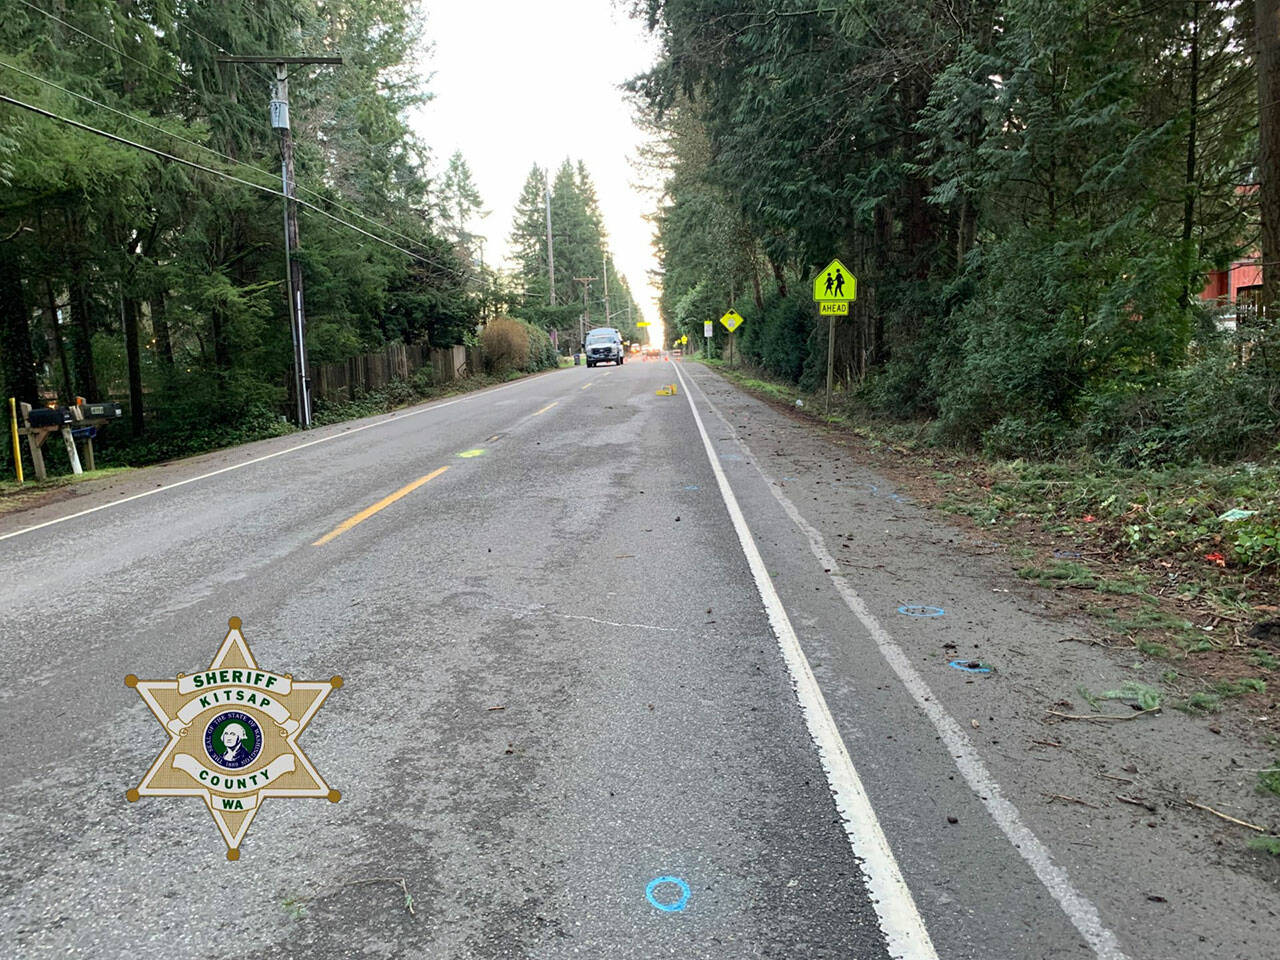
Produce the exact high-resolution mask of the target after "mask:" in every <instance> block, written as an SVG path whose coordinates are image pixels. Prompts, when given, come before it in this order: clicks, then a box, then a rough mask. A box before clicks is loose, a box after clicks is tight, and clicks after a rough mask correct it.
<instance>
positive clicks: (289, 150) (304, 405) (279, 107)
mask: <svg viewBox="0 0 1280 960" xmlns="http://www.w3.org/2000/svg"><path fill="white" fill-rule="evenodd" d="M218 62H219V63H271V64H275V68H276V79H275V83H274V84H273V85H272V90H271V128H272V129H273V130H277V131H279V133H280V181H281V183H282V184H283V192H284V195H285V200H284V258H285V283H286V289H287V292H288V297H289V328H290V332H291V334H292V336H293V378H294V385H293V387H294V393H295V395H296V397H297V420H298V426H300V427H303V428H307V427H310V426H311V390H310V385H311V381H310V378H308V377H307V315H306V311H305V309H304V307H303V300H302V264H301V263H300V262H299V260H298V258H297V257H295V256H294V255H293V253H294V251H295V250H297V249H298V205H297V204H296V203H295V202H294V197H295V184H294V179H293V131H292V129H290V127H289V70H288V68H289V66H291V65H294V64H317V63H319V64H341V63H342V58H341V57H219V58H218Z"/></svg>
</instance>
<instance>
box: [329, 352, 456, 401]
mask: <svg viewBox="0 0 1280 960" xmlns="http://www.w3.org/2000/svg"><path fill="white" fill-rule="evenodd" d="M468 353H471V354H473V355H472V356H468ZM474 354H475V351H468V350H467V348H466V347H464V346H461V345H459V346H455V347H428V346H427V345H426V344H424V343H417V344H403V343H399V342H396V343H389V344H387V345H386V346H385V347H383V348H382V349H381V350H375V351H374V352H372V353H364V354H361V355H360V356H358V357H349V358H348V359H346V360H341V361H339V362H337V363H312V364H308V365H307V375H308V376H309V377H310V378H311V396H312V399H315V400H341V399H347V400H354V399H355V398H356V396H357V395H358V394H360V393H364V392H366V391H369V390H377V389H380V388H382V387H385V386H386V385H387V384H388V383H390V382H391V381H392V380H407V379H409V377H411V376H413V374H414V373H416V372H417V371H418V370H420V369H421V368H422V367H424V366H426V365H428V364H430V366H431V379H432V382H433V383H449V382H451V381H453V380H458V379H460V378H462V377H465V376H467V375H468V374H470V373H472V372H473V370H472V364H474V363H475V362H476V361H477V360H478V357H477V356H475V355H474Z"/></svg>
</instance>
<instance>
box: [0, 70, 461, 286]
mask: <svg viewBox="0 0 1280 960" xmlns="http://www.w3.org/2000/svg"><path fill="white" fill-rule="evenodd" d="M0 67H5V68H7V69H9V70H12V71H14V72H15V73H20V74H22V76H24V77H28V78H30V79H32V80H36V81H38V82H40V83H43V84H46V85H47V86H50V87H53V89H55V90H60V91H61V92H63V93H65V94H68V95H69V96H72V97H75V98H76V99H78V100H83V101H84V102H86V103H91V104H93V105H94V106H95V107H100V108H101V109H103V110H106V111H109V112H110V113H114V114H116V115H117V116H120V117H123V118H124V119H126V120H128V121H130V122H132V123H136V124H138V125H140V126H143V127H147V128H149V129H152V130H155V131H157V132H159V133H162V134H164V135H165V136H166V137H171V138H172V139H174V140H177V141H179V142H180V143H185V144H188V145H190V146H193V147H195V148H197V149H199V150H204V151H205V152H207V153H210V154H212V155H213V156H215V157H218V158H219V159H222V160H225V161H227V162H228V163H233V164H235V165H236V166H238V167H244V168H246V169H248V170H252V171H254V173H258V174H261V175H263V176H270V174H268V173H267V172H266V171H265V170H261V169H259V168H258V167H255V166H254V165H253V164H251V163H248V162H246V161H244V160H237V159H236V158H235V157H229V156H227V155H226V154H225V153H220V152H219V151H217V150H215V149H214V148H213V147H210V146H207V145H206V144H203V143H200V142H199V141H196V140H192V139H190V138H189V137H184V136H182V135H181V134H179V133H174V132H173V131H171V130H169V129H167V128H165V127H162V126H160V125H159V124H156V123H151V122H150V121H149V120H143V119H142V118H141V117H135V116H134V115H133V114H131V113H128V112H127V111H124V110H118V109H116V108H115V107H112V106H110V105H108V104H105V103H102V102H101V101H100V100H95V99H94V98H93V97H90V96H87V95H86V94H83V93H78V92H77V91H75V90H71V89H68V88H67V87H64V86H61V85H60V84H57V83H54V82H53V81H52V80H48V79H45V78H44V77H41V76H38V75H37V74H34V73H29V72H28V71H26V70H23V69H22V68H21V67H16V66H14V65H13V64H11V63H6V62H5V61H4V60H0ZM294 188H295V189H297V190H300V191H302V192H303V193H306V194H310V195H311V196H313V197H317V198H319V199H320V200H323V201H324V202H325V203H328V204H329V205H330V206H333V207H336V208H337V209H338V210H341V211H342V212H343V213H346V214H347V215H349V216H353V217H357V218H359V219H360V220H364V221H366V222H367V223H372V224H373V225H375V226H377V227H379V228H380V229H382V230H384V231H386V232H387V233H389V234H392V235H393V236H397V237H399V238H400V239H402V240H405V241H408V242H409V243H421V242H422V241H421V240H419V239H418V238H415V237H411V236H409V235H408V234H405V233H401V232H400V231H399V230H396V229H394V228H392V227H389V226H387V225H386V224H384V223H382V222H381V221H380V220H376V219H374V218H373V217H370V216H367V215H366V214H363V213H361V212H360V211H358V210H353V209H351V208H350V207H347V206H344V205H343V204H341V203H338V202H337V201H336V200H333V199H331V198H329V197H326V196H325V195H324V194H322V193H320V192H319V191H317V190H312V189H310V188H309V187H305V186H303V185H302V184H299V183H297V182H295V183H294ZM436 263H437V265H438V266H444V265H443V264H440V263H438V262H436Z"/></svg>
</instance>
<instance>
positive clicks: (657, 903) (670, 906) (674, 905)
mask: <svg viewBox="0 0 1280 960" xmlns="http://www.w3.org/2000/svg"><path fill="white" fill-rule="evenodd" d="M664 883H672V884H675V885H676V886H677V887H679V888H680V898H679V899H678V900H673V901H672V902H671V903H664V902H663V901H661V900H659V899H658V898H657V897H655V896H654V895H653V892H654V891H655V890H657V889H658V887H660V886H662V885H663V884H664ZM644 896H645V899H646V900H648V901H649V902H650V903H651V904H653V905H654V907H656V908H657V909H659V910H661V911H662V912H663V913H679V912H680V911H681V910H683V909H684V908H685V904H687V903H688V902H689V885H688V884H687V883H685V882H684V881H683V880H681V879H680V878H679V877H654V878H653V879H652V880H650V881H649V884H648V886H646V887H645V888H644Z"/></svg>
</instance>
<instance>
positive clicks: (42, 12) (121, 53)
mask: <svg viewBox="0 0 1280 960" xmlns="http://www.w3.org/2000/svg"><path fill="white" fill-rule="evenodd" d="M18 2H19V3H20V4H22V5H23V6H24V7H28V8H30V9H32V10H34V11H35V12H36V13H38V14H40V15H42V16H45V17H48V18H49V19H50V20H53V21H56V22H57V23H60V24H62V25H63V26H64V27H66V28H67V29H68V30H74V31H75V32H76V33H78V34H80V36H82V37H84V38H85V39H86V40H92V41H93V42H94V43H96V44H98V46H100V47H105V48H106V49H108V50H110V51H111V52H112V53H114V54H116V55H117V56H121V57H124V58H125V59H126V60H130V61H132V62H133V63H136V64H137V65H138V66H140V67H142V69H143V70H147V71H150V72H151V73H154V74H155V75H156V76H157V77H159V78H160V79H161V80H164V81H165V82H166V83H172V82H173V81H174V80H175V79H176V77H172V76H166V75H165V74H163V73H161V72H160V71H159V70H157V69H156V68H155V67H153V66H151V64H149V63H143V62H142V61H141V60H139V59H138V58H137V57H132V56H130V55H129V54H127V53H125V52H124V51H123V50H121V49H119V48H117V47H113V46H112V45H111V44H109V43H107V42H106V41H105V40H99V39H98V38H97V37H95V36H94V35H93V34H91V33H86V32H85V31H84V30H81V29H80V28H79V27H77V26H76V25H75V24H74V23H67V21H65V20H63V19H62V18H61V17H59V16H57V15H56V14H52V13H50V12H49V11H48V10H46V9H44V8H43V7H37V6H36V5H35V4H34V3H28V2H27V0H18Z"/></svg>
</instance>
